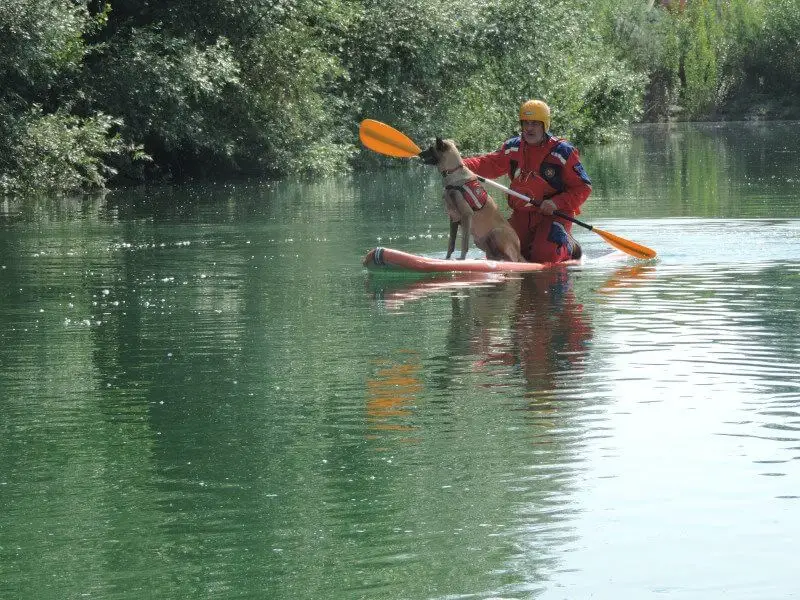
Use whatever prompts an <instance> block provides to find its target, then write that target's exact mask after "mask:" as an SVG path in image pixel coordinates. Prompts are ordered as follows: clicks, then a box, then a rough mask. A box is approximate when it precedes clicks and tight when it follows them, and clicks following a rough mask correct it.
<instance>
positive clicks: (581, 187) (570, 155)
mask: <svg viewBox="0 0 800 600" xmlns="http://www.w3.org/2000/svg"><path fill="white" fill-rule="evenodd" d="M519 123H520V130H521V134H520V135H518V136H516V137H513V138H511V139H508V140H506V141H505V142H503V145H502V146H500V149H499V150H497V151H496V152H491V153H489V154H483V155H479V156H472V157H469V158H465V159H464V164H465V165H466V167H467V168H468V169H469V170H470V171H473V172H474V173H477V174H478V175H480V176H482V177H486V178H489V179H494V178H497V177H500V176H502V175H508V176H509V178H510V179H511V186H510V187H511V189H512V190H514V191H517V192H521V193H522V194H524V195H526V196H528V197H529V198H532V199H534V200H535V201H536V202H537V203H538V206H537V205H535V204H528V203H527V202H525V201H524V200H521V199H519V198H515V197H514V196H511V195H509V196H508V205H509V207H510V208H511V209H512V211H513V212H512V214H511V218H510V219H509V222H510V223H511V226H512V227H513V228H514V231H516V232H517V235H518V236H519V241H520V244H521V250H522V255H523V256H524V257H525V259H526V260H528V261H530V262H538V263H553V262H562V261H565V260H570V259H573V258H580V256H581V248H580V246H579V245H578V242H577V241H576V240H575V238H573V237H572V235H571V233H570V231H571V229H572V223H571V222H570V221H567V220H565V219H561V218H558V217H555V216H553V211H554V210H559V211H561V212H563V213H566V214H567V215H569V216H571V217H574V216H575V215H578V214H580V212H581V211H580V207H581V205H582V204H583V203H584V202H585V201H586V199H587V198H588V197H589V194H591V193H592V181H591V180H590V179H589V176H588V175H587V174H586V171H585V170H584V168H583V165H582V164H581V161H580V157H579V156H578V150H577V149H576V148H575V147H574V146H573V145H572V144H570V143H569V142H568V141H567V140H564V139H561V138H557V137H555V136H553V135H551V134H550V131H549V129H550V108H549V107H548V106H547V104H545V103H544V102H542V101H541V100H528V101H527V102H525V103H524V104H523V105H522V106H521V107H520V110H519Z"/></svg>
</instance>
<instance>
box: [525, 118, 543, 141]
mask: <svg viewBox="0 0 800 600" xmlns="http://www.w3.org/2000/svg"><path fill="white" fill-rule="evenodd" d="M520 128H521V129H522V137H523V139H524V140H525V142H526V143H528V144H532V145H534V146H535V145H537V144H541V143H542V142H543V141H544V123H542V122H541V121H520Z"/></svg>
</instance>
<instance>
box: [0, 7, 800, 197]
mask: <svg viewBox="0 0 800 600" xmlns="http://www.w3.org/2000/svg"><path fill="white" fill-rule="evenodd" d="M798 32H800V4H799V3H798V2H796V0H683V1H681V0H674V1H672V2H668V3H667V5H666V6H665V5H664V3H662V2H658V1H655V2H654V1H652V0H650V1H648V0H575V1H573V2H561V1H560V0H453V1H452V2H449V3H447V4H446V5H441V4H436V3H430V2H428V1H427V0H406V1H405V2H395V1H394V0H266V1H265V0H237V1H236V2H231V1H230V0H205V1H204V2H202V3H194V2H188V1H186V0H161V1H159V2H155V1H153V0H149V1H148V0H145V1H144V2H142V1H140V0H108V1H106V0H72V1H70V2H64V1H63V0H0V193H3V194H7V195H27V194H40V193H49V194H52V193H74V192H80V191H87V190H92V189H102V188H104V187H105V186H107V185H115V184H124V183H127V182H143V181H165V180H181V179H185V178H193V177H237V176H263V177H281V176H285V175H287V174H299V173H309V174H315V175H326V174H331V173H336V172H342V171H344V170H347V169H349V168H352V167H353V166H363V165H364V164H365V163H369V162H370V161H376V160H380V159H379V158H377V157H375V156H373V155H370V154H369V153H367V152H364V151H363V150H361V149H360V148H359V146H358V139H357V127H358V123H359V121H360V120H361V119H362V118H365V117H371V118H376V119H380V120H383V121H386V122H388V123H391V124H392V125H394V126H395V127H398V128H399V129H401V130H403V131H404V132H406V133H407V134H409V135H411V136H412V137H414V138H415V139H418V140H425V139H427V138H429V137H431V136H433V135H434V134H444V135H447V136H448V137H452V138H454V139H456V140H458V141H459V144H460V146H461V147H462V149H463V150H464V151H465V152H466V153H469V152H476V151H482V150H488V149H493V148H494V147H496V146H497V145H498V144H499V142H500V141H502V139H503V137H504V136H506V135H508V134H510V133H511V132H513V131H514V129H515V126H516V110H517V107H518V105H519V103H520V102H521V101H522V100H524V99H526V98H530V97H540V98H544V99H545V100H547V101H548V102H549V103H550V105H551V106H552V107H553V109H554V114H553V130H554V132H556V133H557V134H559V135H564V136H568V137H570V138H571V139H572V140H573V141H575V142H576V143H579V144H584V143H595V142H603V141H606V140H608V139H611V138H613V137H615V136H617V135H619V134H620V133H624V131H625V129H626V128H627V127H628V126H629V125H630V124H631V123H633V122H638V121H662V120H667V119H685V120H706V119H721V118H735V119H744V118H800V114H798V112H797V105H796V102H794V101H793V98H794V97H796V94H797V93H798V91H800V90H798V88H800V54H798V53H797V51H796V50H797V48H796V43H795V41H794V40H796V39H797V36H798Z"/></svg>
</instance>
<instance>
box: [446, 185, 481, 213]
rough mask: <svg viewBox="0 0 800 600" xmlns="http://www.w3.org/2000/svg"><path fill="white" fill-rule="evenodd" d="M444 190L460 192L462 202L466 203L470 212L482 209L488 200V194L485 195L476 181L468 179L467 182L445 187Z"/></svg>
mask: <svg viewBox="0 0 800 600" xmlns="http://www.w3.org/2000/svg"><path fill="white" fill-rule="evenodd" d="M444 189H446V190H458V191H459V192H461V195H462V196H463V198H464V200H466V201H467V204H469V205H470V207H471V208H472V210H480V209H482V208H483V207H484V206H486V202H487V201H488V200H489V194H487V193H486V190H485V189H483V186H482V185H481V184H480V182H479V181H478V180H477V179H470V180H469V181H465V182H464V183H463V184H462V185H446V186H444Z"/></svg>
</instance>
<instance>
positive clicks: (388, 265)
mask: <svg viewBox="0 0 800 600" xmlns="http://www.w3.org/2000/svg"><path fill="white" fill-rule="evenodd" d="M361 264H363V265H364V266H365V267H366V268H367V269H369V270H370V271H393V272H408V273H447V272H450V273H464V272H478V273H527V272H530V271H541V270H543V269H550V268H553V267H560V266H565V265H566V266H569V265H579V264H581V261H580V260H568V261H565V262H560V263H528V262H507V261H501V260H485V259H475V258H468V259H465V260H452V259H451V260H445V259H442V258H431V257H428V256H421V255H419V254H411V253H409V252H403V251H402V250H394V249H393V248H381V247H378V248H373V249H372V250H370V251H369V252H367V255H366V256H365V257H364V260H362V261H361Z"/></svg>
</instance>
